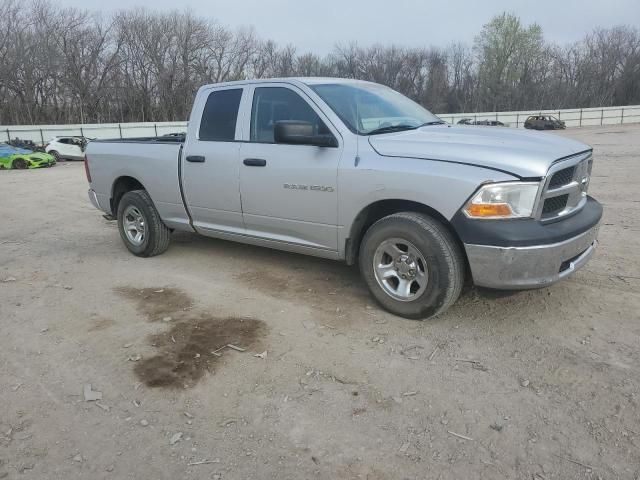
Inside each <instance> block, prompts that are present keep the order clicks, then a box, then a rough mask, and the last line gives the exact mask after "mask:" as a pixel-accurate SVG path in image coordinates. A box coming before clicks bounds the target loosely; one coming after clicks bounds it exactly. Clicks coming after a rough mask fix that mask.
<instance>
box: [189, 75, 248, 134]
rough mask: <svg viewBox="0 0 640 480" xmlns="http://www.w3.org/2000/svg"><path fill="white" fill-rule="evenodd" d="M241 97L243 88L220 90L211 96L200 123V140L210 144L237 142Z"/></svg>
mask: <svg viewBox="0 0 640 480" xmlns="http://www.w3.org/2000/svg"><path fill="white" fill-rule="evenodd" d="M241 97H242V89H241V88H234V89H231V90H218V91H216V92H212V93H211V94H210V95H209V98H207V103H206V105H205V106H204V112H203V113H202V121H201V122H200V135H199V138H200V140H204V141H209V142H232V141H233V140H235V136H236V121H237V120H238V108H239V106H240V98H241Z"/></svg>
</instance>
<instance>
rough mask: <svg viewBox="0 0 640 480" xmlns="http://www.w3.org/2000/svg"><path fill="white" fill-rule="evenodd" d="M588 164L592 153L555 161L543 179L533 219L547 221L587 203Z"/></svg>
mask: <svg viewBox="0 0 640 480" xmlns="http://www.w3.org/2000/svg"><path fill="white" fill-rule="evenodd" d="M591 165H592V156H591V152H588V153H582V154H579V155H575V156H573V157H570V158H567V159H564V160H561V161H559V162H557V163H554V164H553V165H552V166H551V168H549V171H548V172H547V176H546V177H545V179H544V183H543V188H542V192H541V194H540V197H539V199H538V203H537V207H536V210H535V211H536V218H538V219H539V220H542V221H549V220H554V219H557V218H560V217H563V216H565V215H569V214H571V213H573V212H576V211H578V210H579V209H581V208H582V207H583V206H584V204H585V203H586V202H587V189H588V187H589V180H590V177H591Z"/></svg>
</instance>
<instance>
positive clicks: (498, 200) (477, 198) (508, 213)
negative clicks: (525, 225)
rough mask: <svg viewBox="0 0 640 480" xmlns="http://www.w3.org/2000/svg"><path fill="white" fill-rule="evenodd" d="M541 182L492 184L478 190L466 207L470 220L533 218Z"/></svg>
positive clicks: (466, 213) (465, 210)
mask: <svg viewBox="0 0 640 480" xmlns="http://www.w3.org/2000/svg"><path fill="white" fill-rule="evenodd" d="M539 187H540V183H539V182H505V183H490V184H487V185H484V186H483V187H481V188H480V190H478V191H477V192H476V193H475V194H474V195H473V197H471V200H469V202H467V204H466V205H465V207H464V213H465V215H466V216H467V217H469V218H484V219H496V218H527V217H531V215H532V213H533V207H534V206H535V203H536V198H537V196H538V188H539Z"/></svg>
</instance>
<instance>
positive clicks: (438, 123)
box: [416, 120, 446, 128]
mask: <svg viewBox="0 0 640 480" xmlns="http://www.w3.org/2000/svg"><path fill="white" fill-rule="evenodd" d="M445 123H446V122H443V121H442V120H434V121H432V122H425V123H423V124H422V125H418V126H417V127H416V128H420V127H427V126H429V125H444V124H445Z"/></svg>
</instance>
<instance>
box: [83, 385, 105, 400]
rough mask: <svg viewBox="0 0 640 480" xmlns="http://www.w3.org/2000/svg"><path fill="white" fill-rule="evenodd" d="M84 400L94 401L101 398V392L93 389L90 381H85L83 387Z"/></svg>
mask: <svg viewBox="0 0 640 480" xmlns="http://www.w3.org/2000/svg"><path fill="white" fill-rule="evenodd" d="M83 393H84V401H85V402H95V401H98V400H102V392H98V391H97V390H93V389H92V388H91V384H90V383H85V385H84V389H83Z"/></svg>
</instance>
